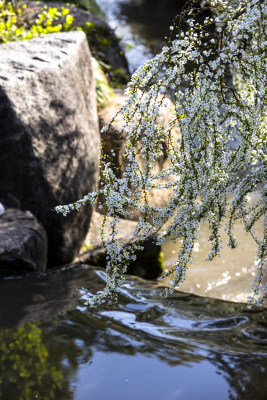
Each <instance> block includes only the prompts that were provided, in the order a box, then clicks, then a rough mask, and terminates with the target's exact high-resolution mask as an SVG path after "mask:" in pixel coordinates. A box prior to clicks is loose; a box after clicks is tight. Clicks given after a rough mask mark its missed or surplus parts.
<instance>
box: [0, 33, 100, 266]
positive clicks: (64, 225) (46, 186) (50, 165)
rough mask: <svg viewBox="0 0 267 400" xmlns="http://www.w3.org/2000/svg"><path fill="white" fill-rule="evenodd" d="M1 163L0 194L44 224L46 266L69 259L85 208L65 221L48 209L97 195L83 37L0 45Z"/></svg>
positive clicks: (93, 115) (80, 235) (93, 117)
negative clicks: (95, 193)
mask: <svg viewBox="0 0 267 400" xmlns="http://www.w3.org/2000/svg"><path fill="white" fill-rule="evenodd" d="M0 159H1V168H0V196H1V195H3V196H5V198H8V199H9V200H8V201H10V199H18V203H19V204H20V207H21V209H23V210H30V211H31V212H32V213H33V214H34V215H35V216H36V217H37V219H38V220H39V221H40V222H41V223H42V224H43V226H44V228H45V230H46V232H47V235H48V266H54V265H60V264H63V263H68V262H71V261H72V259H73V258H74V257H75V256H76V255H77V253H78V251H79V249H80V246H81V244H82V242H83V239H84V237H85V235H86V233H87V231H88V228H89V224H90V216H91V208H90V207H89V206H87V207H84V208H82V209H81V210H80V211H79V213H71V214H70V215H69V216H68V217H63V216H61V215H58V214H56V213H55V212H54V211H53V209H54V207H55V206H57V205H59V204H69V203H71V202H74V201H76V200H77V199H79V198H81V197H83V196H84V195H85V194H87V193H88V192H90V191H94V190H96V187H97V182H98V162H99V128H98V118H97V110H96V96H95V84H94V78H93V74H92V68H91V56H90V51H89V48H88V44H87V40H86V36H85V34H84V33H83V32H80V31H77V32H68V33H57V34H50V35H45V36H42V37H39V38H36V39H32V40H29V41H23V42H14V43H8V44H2V45H1V64H0ZM3 196H2V197H1V199H0V201H2V203H3V204H4V205H5V199H4V198H3Z"/></svg>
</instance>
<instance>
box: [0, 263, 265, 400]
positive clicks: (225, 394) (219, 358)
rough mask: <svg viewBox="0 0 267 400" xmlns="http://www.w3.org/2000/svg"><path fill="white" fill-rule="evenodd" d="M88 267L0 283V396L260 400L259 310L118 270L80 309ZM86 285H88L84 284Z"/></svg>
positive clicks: (94, 273) (98, 277) (99, 281)
mask: <svg viewBox="0 0 267 400" xmlns="http://www.w3.org/2000/svg"><path fill="white" fill-rule="evenodd" d="M104 280H105V273H104V272H103V271H100V270H97V269H95V268H91V267H88V266H80V267H69V268H63V269H61V270H57V271H49V272H48V273H46V274H42V275H34V274H29V275H28V276H26V277H23V278H21V277H16V278H14V277H13V279H11V278H10V277H9V278H8V277H5V278H2V279H1V281H0V398H1V399H5V400H9V399H12V400H15V399H23V400H24V399H62V400H65V399H76V400H88V399H91V400H106V399H109V400H113V399H114V400H115V399H116V400H125V399H127V400H140V399H144V400H150V399H151V400H178V399H182V400H202V399H203V400H226V399H240V400H241V399H242V400H251V399H255V400H261V399H262V400H263V399H265V398H266V394H267V381H266V374H267V310H266V309H256V310H253V309H248V308H247V307H246V306H245V305H244V304H239V303H231V302H225V301H220V300H214V299H208V298H204V297H198V296H194V295H191V294H185V293H179V292H175V293H174V295H173V296H172V297H170V298H168V299H161V298H160V293H161V291H162V287H160V286H159V284H158V283H156V282H148V281H143V280H141V279H138V278H134V277H128V279H127V281H126V282H125V284H124V286H123V288H122V290H121V295H120V299H119V303H118V304H112V303H109V304H106V305H103V306H102V307H99V308H94V309H90V308H88V307H87V306H86V300H87V299H88V298H89V297H90V296H91V295H92V292H95V291H96V290H99V289H100V288H102V287H103V283H104ZM92 288H93V289H92Z"/></svg>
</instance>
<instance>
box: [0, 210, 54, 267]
mask: <svg viewBox="0 0 267 400" xmlns="http://www.w3.org/2000/svg"><path fill="white" fill-rule="evenodd" d="M46 258H47V236H46V232H45V230H44V228H43V227H42V226H41V225H40V224H39V222H38V221H37V220H36V218H35V217H34V216H33V215H32V213H31V212H30V211H21V210H17V209H15V208H8V209H7V210H5V212H4V213H3V214H2V215H0V270H1V271H5V272H10V271H12V272H13V271H14V270H18V271H21V270H24V269H30V270H34V271H44V270H45V268H46Z"/></svg>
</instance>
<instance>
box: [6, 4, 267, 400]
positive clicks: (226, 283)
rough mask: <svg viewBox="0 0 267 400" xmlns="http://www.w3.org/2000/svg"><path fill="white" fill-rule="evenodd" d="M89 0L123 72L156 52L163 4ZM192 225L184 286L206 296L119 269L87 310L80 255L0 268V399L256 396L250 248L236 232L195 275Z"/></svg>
mask: <svg viewBox="0 0 267 400" xmlns="http://www.w3.org/2000/svg"><path fill="white" fill-rule="evenodd" d="M168 1H169V2H170V3H171V0H168ZM144 2H145V3H146V4H150V5H151V2H150V0H145V1H144ZM98 3H99V4H100V6H101V7H102V8H103V9H104V10H105V12H106V15H107V17H108V19H109V22H110V23H111V25H112V26H113V27H115V26H117V27H118V28H117V33H118V34H119V35H120V36H122V37H123V38H124V40H125V42H127V43H128V44H129V43H132V44H135V47H132V48H131V49H129V51H128V52H127V57H128V59H129V60H132V61H131V63H130V68H131V71H134V70H135V69H136V68H137V67H138V66H139V65H140V64H142V63H143V62H144V61H145V60H146V59H147V58H148V57H150V56H151V55H153V52H154V51H156V49H157V46H159V44H160V40H159V39H160V38H161V37H162V36H164V34H165V32H167V27H168V25H169V23H170V22H171V20H172V17H173V10H172V9H170V8H166V13H165V14H164V13H163V12H162V4H163V3H164V2H163V1H161V2H159V1H154V7H152V8H151V10H150V11H151V12H150V13H149V14H148V10H147V8H145V9H144V10H143V12H142V13H141V12H140V13H139V12H138V10H137V9H135V8H133V7H132V5H134V6H136V7H137V6H138V1H137V0H135V1H128V2H127V1H126V0H124V1H122V0H121V1H120V0H117V1H116V0H98ZM139 3H141V2H140V1H139ZM160 3H161V5H160ZM173 4H175V6H174V7H177V2H175V1H173ZM144 11H145V12H146V15H147V17H149V21H151V24H150V27H149V28H151V29H152V25H153V24H152V21H153V20H154V28H153V32H152V33H151V31H150V29H148V28H147V24H145V23H144V21H145V20H144ZM153 11H155V13H156V14H155V13H154V14H153ZM168 11H169V13H168ZM167 14H168V15H167ZM138 15H141V17H140V18H141V19H140V18H139V19H138V18H137V17H138ZM163 15H164V16H163ZM160 16H162V19H161V20H160V21H161V22H160V23H158V22H157V23H155V21H159V19H158V18H160ZM166 20H168V23H167V22H166V23H165V25H164V23H163V21H166ZM162 32H163V35H162ZM203 228H204V230H203V232H204V233H203V236H201V237H200V238H199V246H198V248H196V255H197V257H198V263H197V264H196V265H194V267H193V268H192V270H190V271H189V276H188V280H187V281H186V282H185V285H187V286H184V287H183V290H185V291H187V292H190V291H191V292H194V293H198V294H201V295H202V296H205V297H200V296H196V295H194V294H190V293H182V292H178V291H176V292H174V294H173V295H172V296H171V297H169V298H168V299H163V298H161V297H160V294H161V292H162V285H164V284H167V283H168V282H167V281H165V282H163V283H158V282H153V281H143V280H141V279H138V278H136V277H130V276H129V277H127V280H126V282H125V284H124V286H123V287H122V290H121V295H120V298H119V302H118V303H117V304H113V303H108V304H105V305H103V306H101V307H98V308H93V309H92V308H88V306H87V305H86V300H87V299H88V298H89V297H90V296H91V295H92V293H95V292H96V291H98V290H100V289H101V288H102V287H103V285H104V281H105V272H104V271H103V270H100V269H97V268H92V267H89V266H86V265H84V266H69V267H65V268H61V269H58V270H49V271H48V272H46V273H43V274H32V273H31V274H28V275H26V276H23V277H22V276H0V399H1V400H20V399H21V400H28V399H40V400H50V399H56V400H67V399H75V400H89V399H90V400H113V399H114V400H115V399H116V400H126V399H127V400H226V399H231V400H252V399H253V400H263V399H266V397H267V380H266V377H267V309H264V308H260V309H254V308H250V309H249V308H248V307H247V306H246V304H242V303H238V302H237V301H244V300H245V299H246V296H247V292H248V288H249V286H248V285H250V284H251V279H252V278H253V270H251V268H250V265H251V263H253V261H254V254H255V248H254V247H253V243H252V242H248V241H247V238H245V237H243V238H241V241H243V243H244V245H241V247H239V249H237V250H236V253H227V254H225V255H224V257H222V258H221V259H219V260H218V261H217V263H218V264H212V268H211V269H209V270H208V271H209V272H208V275H205V274H204V272H203V271H204V269H205V270H206V271H207V265H206V264H205V263H204V262H203V259H204V256H205V255H206V250H207V246H206V245H205V237H206V234H207V228H205V226H204V227H203ZM238 234H239V228H238ZM240 235H242V233H241V230H240ZM163 251H164V253H165V261H166V264H167V267H168V266H170V265H172V263H173V258H174V257H175V254H176V252H177V246H176V247H175V246H174V245H173V244H172V243H167V244H166V246H165V247H164V249H163ZM233 254H234V255H233ZM194 271H195V272H194ZM216 271H217V272H216ZM250 272H251V273H250ZM190 274H191V275H190ZM194 274H195V275H194ZM207 276H208V277H209V279H207ZM252 280H253V279H252ZM197 285H199V287H198V286H197ZM206 296H213V297H214V296H216V297H220V298H221V299H225V300H235V301H236V302H235V303H233V302H230V301H222V300H218V299H217V300H216V299H214V298H208V297H206Z"/></svg>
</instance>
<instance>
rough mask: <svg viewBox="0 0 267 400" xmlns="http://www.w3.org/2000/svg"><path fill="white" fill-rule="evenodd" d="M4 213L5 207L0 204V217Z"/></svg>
mask: <svg viewBox="0 0 267 400" xmlns="http://www.w3.org/2000/svg"><path fill="white" fill-rule="evenodd" d="M4 212H5V207H4V206H3V204H2V203H0V215H2V214H4Z"/></svg>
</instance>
